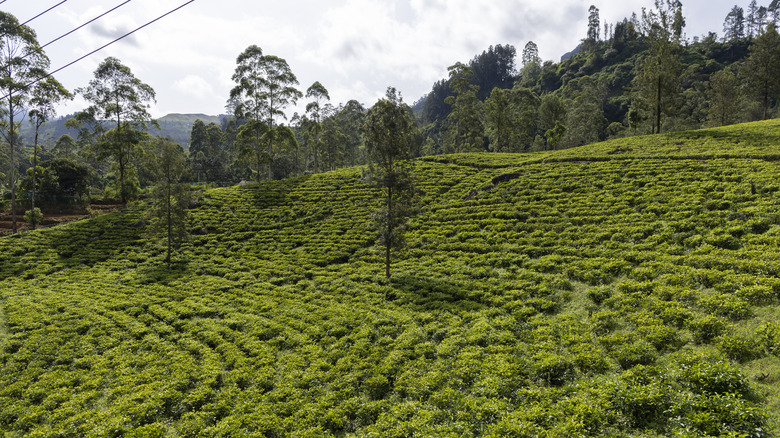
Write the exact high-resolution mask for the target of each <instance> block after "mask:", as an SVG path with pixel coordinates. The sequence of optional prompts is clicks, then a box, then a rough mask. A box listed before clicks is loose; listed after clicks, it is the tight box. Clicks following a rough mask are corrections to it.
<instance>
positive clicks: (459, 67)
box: [445, 62, 485, 152]
mask: <svg viewBox="0 0 780 438" xmlns="http://www.w3.org/2000/svg"><path fill="white" fill-rule="evenodd" d="M447 70H448V71H449V74H450V87H451V88H452V90H453V91H454V92H455V95H454V96H449V97H447V99H445V102H446V103H447V104H449V105H450V106H452V112H451V113H450V115H449V116H448V119H449V122H450V127H449V132H448V134H449V135H448V137H449V138H450V142H449V144H450V145H451V147H452V149H453V150H454V152H473V151H478V150H481V149H482V147H483V140H482V136H483V135H484V132H485V128H484V127H483V126H482V121H481V120H480V112H481V111H480V106H481V105H480V101H479V99H477V92H478V91H479V87H478V86H476V85H471V79H472V78H473V76H474V72H473V71H472V70H471V68H469V67H468V66H466V65H464V64H463V63H460V62H458V63H456V64H455V65H452V66H450V67H449V68H448V69H447Z"/></svg>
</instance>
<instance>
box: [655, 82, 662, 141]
mask: <svg viewBox="0 0 780 438" xmlns="http://www.w3.org/2000/svg"><path fill="white" fill-rule="evenodd" d="M655 126H656V129H655V133H656V134H660V133H661V75H658V90H657V95H656V102H655Z"/></svg>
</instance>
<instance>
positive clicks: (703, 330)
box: [688, 315, 726, 344]
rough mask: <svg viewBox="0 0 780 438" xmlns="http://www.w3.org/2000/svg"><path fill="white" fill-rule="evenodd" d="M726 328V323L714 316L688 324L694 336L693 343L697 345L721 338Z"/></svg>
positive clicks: (706, 316)
mask: <svg viewBox="0 0 780 438" xmlns="http://www.w3.org/2000/svg"><path fill="white" fill-rule="evenodd" d="M725 328H726V321H725V320H724V319H723V318H720V317H717V316H714V315H705V316H702V317H700V318H694V319H693V320H691V321H690V322H689V323H688V329H689V330H690V331H691V333H692V334H693V341H694V342H696V343H697V344H703V343H706V342H710V341H712V340H713V339H714V338H716V337H717V336H720V334H721V333H723V330H725Z"/></svg>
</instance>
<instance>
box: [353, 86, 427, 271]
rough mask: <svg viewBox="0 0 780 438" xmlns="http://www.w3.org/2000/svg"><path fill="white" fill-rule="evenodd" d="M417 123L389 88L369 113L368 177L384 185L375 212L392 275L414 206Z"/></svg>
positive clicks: (380, 238)
mask: <svg viewBox="0 0 780 438" xmlns="http://www.w3.org/2000/svg"><path fill="white" fill-rule="evenodd" d="M416 130H417V124H416V122H415V120H414V117H413V116H412V113H411V108H409V106H408V105H406V104H404V103H403V99H402V98H401V96H400V95H399V94H397V92H396V90H395V89H394V88H389V89H388V90H387V94H386V96H385V98H384V99H380V100H379V101H378V102H377V103H376V104H374V106H372V107H371V109H370V110H369V111H368V114H367V115H366V125H365V132H366V134H365V135H366V151H367V156H368V175H367V178H368V180H369V181H370V182H371V183H372V185H373V186H374V187H377V188H379V189H381V191H382V195H381V201H380V208H379V210H377V211H376V212H375V213H374V216H373V217H374V221H375V224H376V228H377V230H378V231H379V244H380V245H382V246H383V247H384V252H385V276H386V277H387V278H390V259H391V251H392V250H393V249H398V248H400V247H401V246H403V244H404V229H405V225H406V221H407V218H408V216H409V214H410V209H411V207H412V205H411V204H412V198H413V196H414V186H413V181H412V175H411V174H410V164H411V159H412V158H413V150H414V142H415V134H416Z"/></svg>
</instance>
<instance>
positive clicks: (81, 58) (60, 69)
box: [0, 0, 195, 100]
mask: <svg viewBox="0 0 780 438" xmlns="http://www.w3.org/2000/svg"><path fill="white" fill-rule="evenodd" d="M65 1H67V0H65ZM194 1H195V0H189V1H188V2H186V3H184V4H182V5H180V6H179V7H177V8H175V9H171V10H170V11H168V12H166V13H164V14H162V15H160V16H159V17H157V18H155V19H154V20H152V21H149V22H147V23H146V24H144V25H142V26H139V27H137V28H135V29H133V30H131V31H130V32H128V33H126V34H124V35H122V36H121V37H119V38H117V39H115V40H113V41H111V42H110V43H108V44H104V45H102V46H100V47H98V48H97V49H95V50H93V51H91V52H89V53H87V54H86V55H84V56H82V57H80V58H78V59H76V60H75V61H72V62H69V63H67V64H65V65H63V66H62V67H60V68H58V69H57V70H54V71H53V72H50V73H47V74H45V75H43V76H41V77H40V78H38V79H36V80H34V81H32V82H30V83H28V84H26V85H25V87H29V86H32V85H35V84H37V83H38V82H40V81H42V80H44V79H46V78H48V77H49V76H51V75H53V74H55V73H58V72H60V71H62V70H64V69H66V68H68V67H70V66H71V65H73V64H75V63H77V62H79V61H81V60H83V59H84V58H86V57H88V56H90V55H94V54H95V53H97V52H99V51H101V50H103V49H105V48H106V47H108V46H110V45H112V44H114V43H115V42H117V41H119V40H121V39H123V38H126V37H128V36H130V35H132V34H134V33H136V32H138V31H139V30H141V29H143V28H145V27H146V26H149V25H150V24H152V23H154V22H156V21H159V20H161V19H162V18H165V17H167V16H168V15H171V14H172V13H174V12H176V11H178V10H179V9H181V8H183V7H185V6H187V5H188V4H190V3H192V2H194ZM120 6H121V5H120ZM11 94H13V93H9V94H6V95H5V96H3V97H2V98H0V100H3V99H6V98H8V96H10V95H11Z"/></svg>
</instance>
